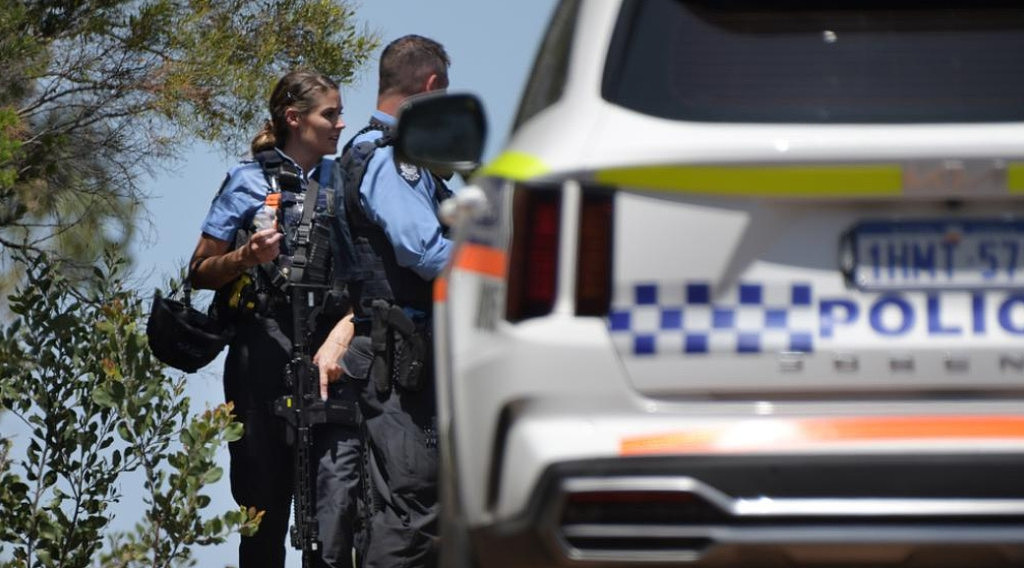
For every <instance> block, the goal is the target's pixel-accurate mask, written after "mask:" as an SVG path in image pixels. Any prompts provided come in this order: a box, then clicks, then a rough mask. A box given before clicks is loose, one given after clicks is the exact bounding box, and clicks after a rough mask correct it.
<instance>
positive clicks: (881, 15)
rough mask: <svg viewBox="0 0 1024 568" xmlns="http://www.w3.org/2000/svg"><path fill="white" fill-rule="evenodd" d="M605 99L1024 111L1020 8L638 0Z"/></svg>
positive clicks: (962, 112) (711, 115) (650, 109)
mask: <svg viewBox="0 0 1024 568" xmlns="http://www.w3.org/2000/svg"><path fill="white" fill-rule="evenodd" d="M623 6H624V7H623V10H622V13H621V15H620V18H619V21H618V23H617V28H616V32H615V35H614V36H613V40H612V43H611V50H612V51H611V53H610V54H609V57H608V62H607V65H606V70H605V77H604V81H603V86H602V94H603V97H604V98H605V99H606V100H608V101H610V102H612V103H615V104H618V105H621V106H624V107H627V108H630V109H633V110H637V111H640V112H643V113H646V114H650V115H654V116H658V117H663V118H669V119H676V120H695V121H723V122H806V123H836V122H852V123H873V122H877V123H902V122H967V121H970V122H977V121H1014V120H1024V10H1022V9H1021V8H1020V5H1019V4H1018V3H1010V2H991V1H988V2H986V1H960V2H951V1H942V0H938V1H929V2H920V1H919V2H898V1H896V2H894V1H885V2H881V1H860V2H852V1H835V0H817V1H810V0H789V1H778V2H766V1H763V0H757V1H753V0H747V1H743V0H740V1H736V0H731V1H715V2H712V1H696V0H689V1H687V0H674V1H668V0H663V1H639V0H627V2H625V3H624V5H623Z"/></svg>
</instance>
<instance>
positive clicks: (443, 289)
mask: <svg viewBox="0 0 1024 568" xmlns="http://www.w3.org/2000/svg"><path fill="white" fill-rule="evenodd" d="M447 300H448V279H447V278H445V277H444V276H438V277H437V278H436V279H435V280H434V301H435V302H445V301H447Z"/></svg>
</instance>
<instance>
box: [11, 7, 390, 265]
mask: <svg viewBox="0 0 1024 568" xmlns="http://www.w3.org/2000/svg"><path fill="white" fill-rule="evenodd" d="M378 43H379V42H378V38H377V36H376V34H374V33H371V32H369V31H367V30H366V29H365V28H364V27H363V28H361V27H358V26H357V25H356V23H355V16H354V10H353V8H352V7H351V6H350V4H349V2H348V0H130V1H129V0H0V76H2V77H3V82H2V84H0V250H3V249H6V250H7V251H10V250H13V249H20V250H26V251H34V252H39V251H48V252H49V253H50V254H51V255H53V254H59V255H60V256H61V257H62V258H64V259H65V260H68V259H71V260H77V261H79V262H80V263H81V264H82V265H84V266H91V265H92V263H93V262H94V261H95V260H96V259H97V258H98V257H99V255H100V254H99V253H100V251H102V250H105V249H106V248H107V247H108V246H111V245H114V246H120V247H123V246H124V245H125V244H126V242H127V241H128V239H130V238H131V236H132V234H133V226H134V224H135V223H134V222H135V220H136V218H137V217H138V215H139V214H140V212H141V210H140V203H142V197H144V195H143V193H144V192H143V190H142V184H141V182H142V180H143V179H144V178H145V176H147V175H148V174H150V173H153V171H154V170H155V169H160V168H164V167H169V166H172V165H175V164H176V163H177V162H176V157H177V153H178V152H179V151H180V150H181V149H182V148H183V147H186V146H188V144H189V143H191V142H193V141H196V140H205V141H209V142H212V143H214V144H215V145H217V146H219V147H221V148H222V149H223V150H224V151H225V152H227V153H229V154H232V155H241V154H242V153H243V152H244V150H245V148H246V147H247V144H248V141H249V140H250V139H251V137H252V136H253V135H254V134H255V133H256V131H257V130H258V129H259V127H260V126H261V125H262V123H263V121H264V120H265V119H266V118H269V117H268V116H267V111H266V109H265V106H266V100H267V98H268V96H269V91H270V89H271V87H272V84H273V81H274V79H275V78H276V77H278V76H280V75H281V74H283V73H284V72H285V71H287V70H289V69H292V68H295V67H310V68H313V69H316V70H318V71H321V72H323V73H325V74H326V75H328V76H330V77H333V78H334V79H335V80H337V81H339V82H340V83H343V82H347V81H349V80H351V78H352V77H353V74H354V72H355V71H356V70H357V69H358V68H360V66H361V65H362V64H363V63H364V62H365V61H366V59H367V57H368V56H369V54H370V52H371V51H372V50H373V49H374V48H376V47H377V45H378ZM183 191H186V192H187V191H189V189H188V188H185V189H184V190H183ZM196 197H197V198H199V197H200V196H196ZM201 198H202V199H208V198H209V196H208V195H206V194H205V193H204V194H203V195H202V196H201ZM5 264H6V265H7V266H6V268H8V269H9V268H10V266H9V258H8V259H6V261H5ZM0 268H3V267H0Z"/></svg>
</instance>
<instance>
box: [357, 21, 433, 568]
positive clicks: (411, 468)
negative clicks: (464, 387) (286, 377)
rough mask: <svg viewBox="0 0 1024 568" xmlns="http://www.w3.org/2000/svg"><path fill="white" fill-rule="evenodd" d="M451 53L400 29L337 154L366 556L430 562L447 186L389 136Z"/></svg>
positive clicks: (370, 562)
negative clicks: (436, 347)
mask: <svg viewBox="0 0 1024 568" xmlns="http://www.w3.org/2000/svg"><path fill="white" fill-rule="evenodd" d="M448 66H449V59H448V55H447V53H446V52H445V50H444V48H443V47H442V46H441V45H440V44H439V43H437V42H436V41H433V40H431V39H428V38H425V37H421V36H417V35H408V36H404V37H401V38H399V39H397V40H395V41H393V42H391V43H390V44H389V45H388V46H387V47H385V49H384V51H383V53H382V54H381V59H380V84H379V86H378V97H377V110H376V111H375V112H374V113H373V116H372V118H371V120H370V124H369V126H367V127H366V128H364V129H363V130H362V131H361V132H360V133H359V134H357V135H356V137H355V138H353V140H352V141H351V142H350V145H349V146H348V147H347V148H346V151H345V152H344V154H343V156H342V158H341V168H342V170H344V171H345V178H344V179H345V192H344V193H345V196H344V198H343V201H344V203H343V204H342V206H341V209H342V210H344V213H343V214H344V215H345V221H347V223H345V225H346V226H347V229H348V231H349V232H350V233H351V239H350V242H351V246H350V249H351V254H352V256H353V257H354V259H353V260H354V262H352V263H351V264H352V265H353V266H355V267H357V268H355V269H354V271H353V274H352V275H350V284H349V292H350V297H351V300H352V304H353V310H354V311H355V318H354V322H355V325H356V338H355V339H354V340H353V342H352V345H351V346H350V348H349V351H348V352H347V353H346V355H345V359H344V367H345V369H346V372H347V373H348V375H349V376H350V377H352V378H356V379H368V380H366V382H365V383H361V384H364V385H365V388H364V390H363V395H362V398H361V401H360V404H361V406H362V410H363V419H364V424H365V435H366V439H365V442H366V450H367V456H368V459H367V460H366V462H367V468H366V477H365V478H364V483H365V484H367V487H368V489H369V491H367V500H368V504H367V505H368V506H367V510H368V520H369V527H368V541H367V543H366V550H365V551H364V555H363V558H364V562H365V565H366V566H368V567H374V566H380V567H391V566H433V565H435V564H436V563H437V552H436V549H437V508H438V495H437V433H436V410H435V400H434V399H435V396H434V375H433V368H432V367H433V365H432V358H431V354H432V351H433V347H432V343H431V325H432V321H431V313H432V289H433V281H434V279H435V278H436V277H437V275H438V274H439V273H440V272H441V270H442V268H444V266H445V264H446V263H447V262H448V258H449V256H450V255H451V250H452V243H451V241H449V240H448V238H447V237H446V236H445V235H446V231H445V228H444V227H443V226H442V225H441V223H440V222H439V221H438V217H437V209H438V204H439V202H440V201H441V200H442V199H444V198H445V197H447V195H448V190H447V188H446V187H445V186H444V183H443V181H441V180H440V178H438V177H436V176H435V175H433V174H432V173H431V172H430V171H428V170H425V169H422V168H419V167H416V166H413V165H411V164H405V163H401V162H399V161H397V160H396V158H395V155H394V152H393V148H392V147H391V146H390V145H389V144H388V140H389V138H390V129H391V128H392V127H393V126H394V123H395V114H396V112H397V110H398V108H399V106H400V105H401V104H402V102H403V101H405V99H406V98H408V97H410V96H412V95H416V94H420V93H424V92H428V91H434V90H439V89H445V88H447V86H448Z"/></svg>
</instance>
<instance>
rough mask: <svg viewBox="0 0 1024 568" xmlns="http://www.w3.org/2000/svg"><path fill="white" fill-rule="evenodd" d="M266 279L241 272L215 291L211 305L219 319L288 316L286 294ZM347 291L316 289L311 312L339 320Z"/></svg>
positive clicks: (346, 299) (287, 297)
mask: <svg viewBox="0 0 1024 568" xmlns="http://www.w3.org/2000/svg"><path fill="white" fill-rule="evenodd" d="M265 281H266V278H264V277H260V276H259V275H256V276H254V275H251V274H249V273H245V274H242V275H241V276H239V277H238V278H236V279H235V280H233V281H231V282H229V283H227V284H225V285H224V286H222V287H221V288H220V289H218V290H217V292H216V293H215V294H214V299H213V304H214V306H216V308H215V309H216V310H217V317H218V318H220V319H221V321H226V322H231V323H237V322H244V321H247V320H251V319H252V318H253V317H255V316H257V315H259V316H263V317H280V316H287V315H289V314H290V313H291V307H292V306H291V300H290V298H289V295H288V294H286V293H285V292H284V291H282V290H281V289H280V288H277V287H276V286H271V285H268V284H267V283H265ZM348 309H349V302H348V294H347V293H346V292H345V290H344V288H326V287H325V288H323V289H320V290H316V291H315V296H314V302H313V306H312V309H311V314H312V315H315V316H317V317H325V318H329V319H332V320H338V319H341V318H342V317H344V316H345V314H346V313H348Z"/></svg>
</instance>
